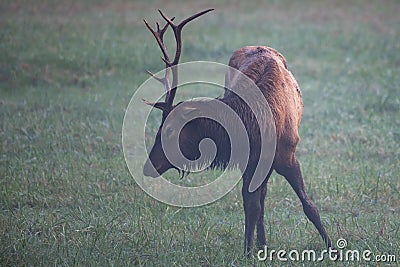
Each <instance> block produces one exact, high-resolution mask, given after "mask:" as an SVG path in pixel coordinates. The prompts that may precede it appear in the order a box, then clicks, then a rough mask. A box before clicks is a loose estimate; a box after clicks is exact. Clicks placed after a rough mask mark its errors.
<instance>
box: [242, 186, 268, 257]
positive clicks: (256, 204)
mask: <svg viewBox="0 0 400 267" xmlns="http://www.w3.org/2000/svg"><path fill="white" fill-rule="evenodd" d="M242 197H243V207H244V214H245V226H244V254H245V255H248V254H250V252H251V250H252V248H253V238H254V229H255V226H256V223H257V222H258V221H259V218H260V214H261V204H260V199H261V187H259V188H258V189H257V190H256V191H254V192H252V193H250V192H249V186H248V183H243V187H242ZM264 239H265V233H264Z"/></svg>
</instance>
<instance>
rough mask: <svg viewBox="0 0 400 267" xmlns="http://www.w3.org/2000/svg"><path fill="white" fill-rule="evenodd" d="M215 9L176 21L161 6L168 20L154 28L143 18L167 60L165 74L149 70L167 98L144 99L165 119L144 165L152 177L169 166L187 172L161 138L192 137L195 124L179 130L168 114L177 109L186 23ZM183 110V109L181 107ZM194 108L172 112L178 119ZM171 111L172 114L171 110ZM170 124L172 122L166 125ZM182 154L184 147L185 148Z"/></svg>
mask: <svg viewBox="0 0 400 267" xmlns="http://www.w3.org/2000/svg"><path fill="white" fill-rule="evenodd" d="M212 10H213V9H207V10H204V11H201V12H199V13H196V14H194V15H192V16H190V17H188V18H186V19H184V20H183V21H182V22H180V23H179V24H175V23H174V22H173V20H174V19H175V17H173V18H171V19H170V18H169V17H167V16H166V15H165V14H164V13H163V12H162V11H161V10H158V11H159V12H160V14H161V16H162V17H163V18H164V20H165V21H166V23H165V25H164V26H163V27H162V28H161V27H160V25H159V24H158V23H156V26H157V28H156V29H153V28H152V27H151V26H150V25H149V24H148V23H147V21H146V20H144V23H145V25H146V27H147V28H148V29H149V30H150V32H151V33H152V34H153V35H154V38H155V39H156V41H157V43H158V46H159V47H160V49H161V52H162V54H163V57H162V58H161V59H162V60H163V61H164V63H165V74H164V77H163V78H159V77H156V76H155V75H154V74H153V73H151V72H150V71H147V72H148V73H149V74H150V75H151V76H152V77H153V78H155V79H156V80H158V81H159V82H160V83H162V84H163V86H164V89H165V91H166V94H165V101H164V102H155V103H151V102H148V101H146V100H143V101H144V102H145V103H146V104H147V105H150V106H153V107H155V108H157V109H160V110H162V121H161V125H160V127H159V129H158V132H157V135H156V138H155V142H154V145H153V147H152V149H151V151H150V155H149V158H148V159H147V161H146V163H145V165H144V168H143V173H144V175H146V176H151V177H158V176H160V175H161V174H163V173H164V172H166V171H167V170H168V169H171V168H174V169H177V170H178V171H179V172H181V171H182V176H183V175H184V174H185V171H183V170H180V169H179V168H178V167H176V166H174V165H173V164H171V163H170V161H169V160H168V159H167V157H166V154H165V153H164V148H163V146H162V142H161V140H162V138H161V136H162V135H164V136H165V137H166V138H167V139H168V138H170V137H171V136H173V135H174V136H176V135H179V140H182V141H184V140H185V139H187V138H190V136H193V135H192V134H191V133H190V131H191V130H193V127H184V128H183V129H182V131H181V132H177V129H175V128H174V125H173V123H169V122H168V123H166V118H167V116H168V115H169V114H170V113H171V112H172V111H173V109H174V107H175V106H174V105H173V102H174V98H175V94H176V90H177V86H178V63H179V59H180V56H181V51H182V29H183V27H184V26H185V25H186V24H187V23H188V22H190V21H192V20H194V19H196V18H198V17H200V16H202V15H204V14H205V13H208V12H210V11H212ZM168 27H171V29H172V30H173V32H174V36H175V41H176V51H175V56H174V58H173V60H171V58H170V56H169V54H168V51H167V48H166V47H165V44H164V34H165V32H166V30H167V29H168ZM170 72H172V83H170V81H169V78H170ZM181 111H182V110H181ZM190 112H193V109H191V108H190V106H188V107H186V108H185V109H183V113H179V114H173V115H174V116H175V117H174V119H175V118H176V120H179V119H184V118H185V115H186V114H184V113H190ZM171 115H172V114H171ZM167 124H169V125H167ZM189 143H192V144H193V143H194V142H189ZM187 150H188V151H197V147H196V148H189V147H187ZM182 152H183V154H185V153H184V151H182ZM196 156H197V155H192V156H191V157H192V158H190V157H189V159H193V158H196Z"/></svg>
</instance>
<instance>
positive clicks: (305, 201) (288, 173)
mask: <svg viewBox="0 0 400 267" xmlns="http://www.w3.org/2000/svg"><path fill="white" fill-rule="evenodd" d="M290 162H291V164H290V165H289V166H286V167H284V168H281V169H279V170H278V169H277V171H278V173H280V174H281V175H283V176H285V178H286V180H287V181H288V182H289V184H290V185H291V186H292V188H293V190H294V191H295V192H296V194H297V196H298V197H299V199H300V201H301V204H302V205H303V211H304V213H305V214H306V216H307V218H308V219H309V220H310V221H311V222H312V223H313V224H314V226H315V228H317V230H318V232H319V234H320V235H321V237H322V239H323V240H324V242H325V244H326V245H327V246H328V247H332V242H331V239H330V238H329V236H328V234H327V233H326V231H325V228H324V226H323V225H322V222H321V218H320V216H319V213H318V210H317V208H316V207H315V205H314V203H313V202H312V201H311V199H310V198H309V196H308V195H307V193H306V191H305V188H304V181H303V177H302V175H301V170H300V164H299V162H298V161H297V159H296V157H295V156H294V154H293V158H292V160H291V161H290Z"/></svg>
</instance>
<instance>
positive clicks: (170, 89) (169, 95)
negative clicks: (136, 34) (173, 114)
mask: <svg viewBox="0 0 400 267" xmlns="http://www.w3.org/2000/svg"><path fill="white" fill-rule="evenodd" d="M212 10H214V9H207V10H204V11H201V12H199V13H196V14H194V15H192V16H190V17H188V18H186V19H184V20H183V21H181V22H180V23H179V24H178V25H176V24H175V23H174V22H173V20H174V19H175V17H173V18H172V19H170V18H168V17H167V16H166V15H165V14H164V13H163V12H162V11H161V10H158V11H159V12H160V14H161V16H162V17H163V18H164V20H165V21H166V24H165V25H164V27H163V28H161V29H160V25H159V24H158V23H156V26H157V30H154V29H153V28H152V27H151V26H150V25H149V24H148V23H147V21H146V20H143V21H144V23H145V25H146V27H147V28H148V29H149V30H150V32H151V33H152V34H153V35H154V38H155V39H156V41H157V43H158V46H159V47H160V49H161V52H162V54H163V57H161V59H162V60H163V61H164V63H165V75H164V78H158V77H156V76H155V75H154V74H153V73H151V72H150V71H147V72H148V73H149V74H150V75H151V76H152V77H154V78H155V79H156V80H157V81H159V82H161V83H163V84H164V87H165V90H166V96H165V102H164V104H165V108H163V110H164V113H163V118H164V117H166V115H167V114H168V112H169V111H170V109H171V108H172V104H173V101H174V98H175V94H176V88H177V86H178V66H177V65H178V63H179V59H180V56H181V51H182V37H181V35H182V34H181V33H182V29H183V27H184V26H185V25H186V24H187V23H188V22H190V21H192V20H194V19H196V18H198V17H200V16H201V15H204V14H205V13H208V12H210V11H212ZM168 26H171V28H172V30H173V32H174V35H175V41H176V51H175V57H174V60H173V61H172V62H171V60H170V58H169V55H168V50H167V48H166V47H165V44H164V40H163V38H164V34H165V32H166V31H167V29H168ZM170 69H171V70H172V85H170V84H169V71H170Z"/></svg>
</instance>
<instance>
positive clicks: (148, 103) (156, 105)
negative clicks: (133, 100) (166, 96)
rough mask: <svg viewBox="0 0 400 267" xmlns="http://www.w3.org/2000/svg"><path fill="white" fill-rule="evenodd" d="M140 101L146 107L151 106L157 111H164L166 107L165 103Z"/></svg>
mask: <svg viewBox="0 0 400 267" xmlns="http://www.w3.org/2000/svg"><path fill="white" fill-rule="evenodd" d="M142 101H143V102H144V103H145V104H146V105H149V106H153V107H155V108H157V109H160V110H162V111H164V110H165V108H166V107H167V103H165V102H149V101H147V100H146V99H142Z"/></svg>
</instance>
